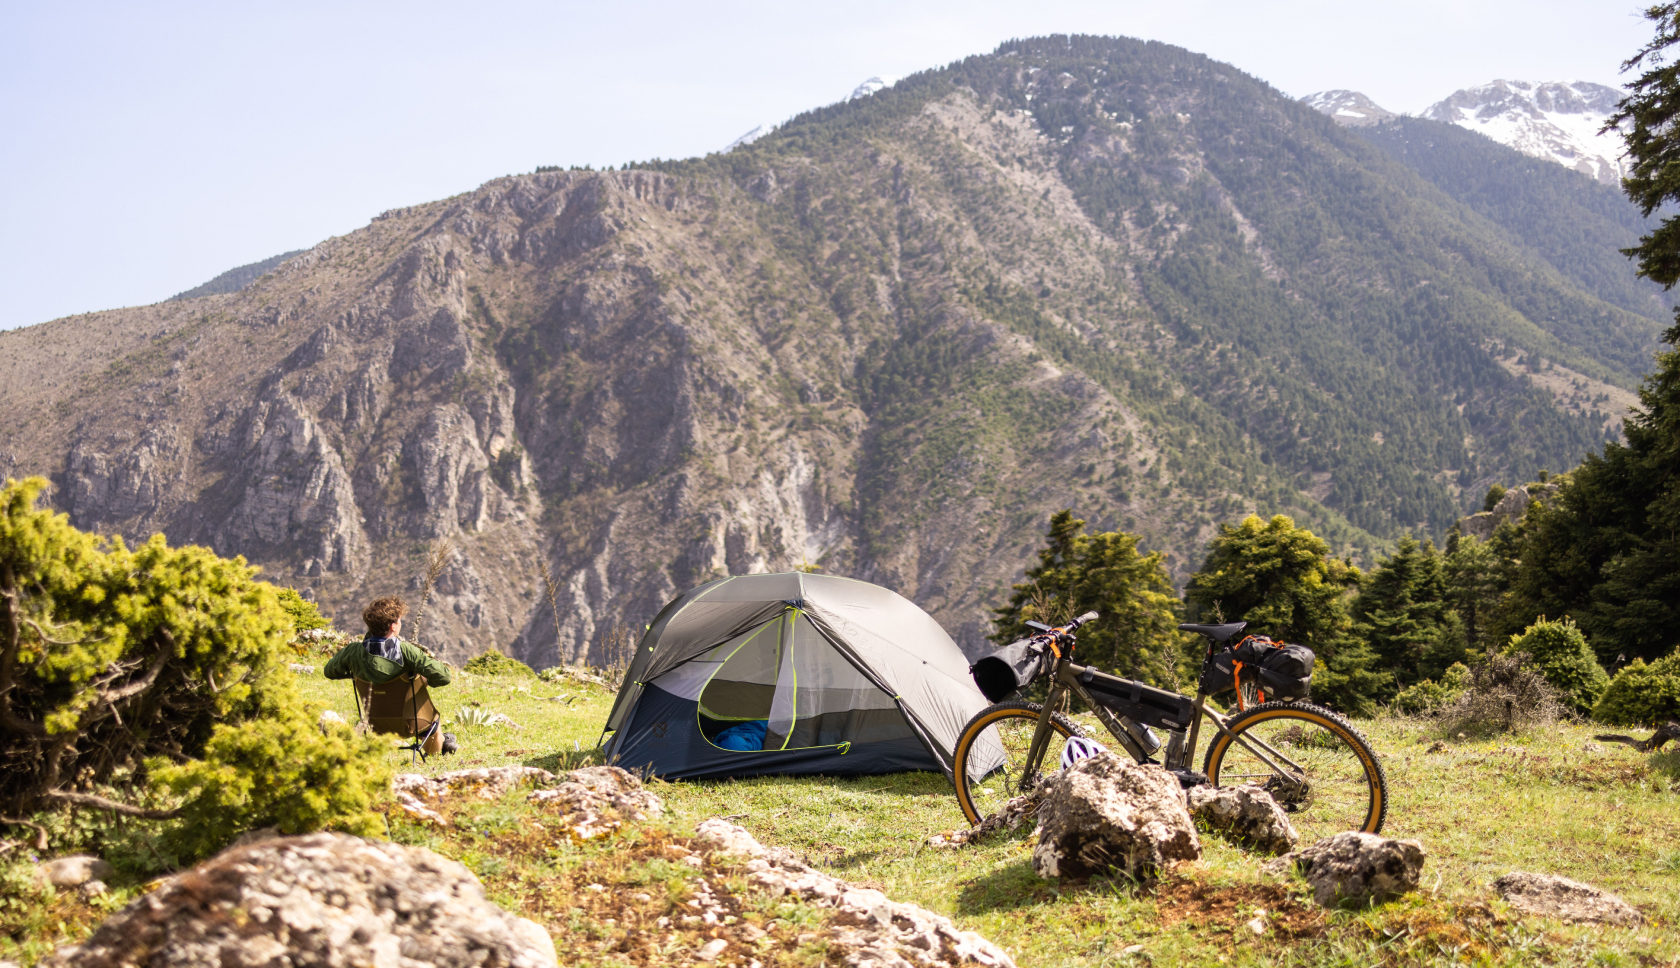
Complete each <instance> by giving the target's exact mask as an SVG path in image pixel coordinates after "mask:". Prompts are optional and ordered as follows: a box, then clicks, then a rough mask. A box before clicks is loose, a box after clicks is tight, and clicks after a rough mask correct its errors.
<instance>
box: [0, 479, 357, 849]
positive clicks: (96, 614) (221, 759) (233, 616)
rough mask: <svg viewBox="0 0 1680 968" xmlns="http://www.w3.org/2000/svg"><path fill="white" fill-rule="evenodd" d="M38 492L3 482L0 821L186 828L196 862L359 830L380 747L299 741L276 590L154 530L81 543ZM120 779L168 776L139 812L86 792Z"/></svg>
mask: <svg viewBox="0 0 1680 968" xmlns="http://www.w3.org/2000/svg"><path fill="white" fill-rule="evenodd" d="M45 486H46V481H44V480H42V479H40V478H33V479H31V480H28V481H24V482H22V483H18V482H15V481H8V482H7V483H6V485H5V486H4V487H3V488H0V632H3V634H0V816H10V817H28V816H30V815H31V814H35V813H37V812H40V811H45V810H51V809H55V808H61V807H63V806H65V805H67V804H69V805H80V806H85V807H94V808H97V809H100V810H105V811H116V812H118V813H125V814H128V815H131V816H135V817H139V818H143V819H148V820H167V819H171V818H173V817H176V816H185V817H187V818H188V820H187V822H186V823H184V824H183V825H182V829H183V830H185V831H186V832H187V833H186V835H187V836H188V837H189V838H190V839H191V841H192V844H191V846H192V850H193V852H195V853H202V852H204V851H207V850H209V849H211V847H212V846H219V843H216V844H213V843H212V842H213V841H217V840H218V839H220V840H222V841H223V842H225V839H226V838H228V837H230V836H232V835H233V834H236V833H238V832H239V830H241V829H243V826H244V825H248V824H251V823H270V822H274V823H284V824H285V825H286V827H287V829H288V830H289V831H291V832H299V833H301V832H303V831H304V830H310V829H318V827H317V826H315V825H335V826H340V827H341V828H342V829H353V830H357V831H367V830H372V829H374V828H373V827H371V826H370V825H369V823H370V822H369V820H368V816H367V814H366V810H365V805H364V807H363V808H362V810H361V814H360V815H358V814H357V811H356V809H354V807H355V804H356V803H358V802H363V803H365V791H366V789H367V783H368V779H367V778H368V777H370V776H372V777H378V776H379V775H380V772H379V771H380V769H381V767H380V765H379V764H380V763H381V762H382V760H383V751H382V750H379V749H378V748H376V747H374V746H371V745H368V744H349V745H346V742H345V741H329V742H325V743H323V742H322V740H324V739H325V738H324V737H320V734H319V733H318V732H316V731H315V730H314V725H313V723H312V722H311V721H310V720H309V718H308V716H307V715H306V713H305V711H304V707H303V704H302V701H301V699H300V698H299V696H298V694H297V687H296V684H295V683H294V682H293V677H292V676H291V674H290V673H289V672H288V671H287V668H286V656H285V655H284V653H283V651H282V650H283V649H284V646H285V643H286V640H287V639H288V638H289V637H290V636H291V632H292V626H291V619H290V618H288V617H287V615H286V613H285V612H284V611H283V610H282V608H281V606H280V601H279V598H278V596H277V594H276V591H275V588H274V586H272V585H270V584H268V583H267V582H261V581H258V580H256V571H257V570H256V569H255V568H252V567H251V566H249V565H247V564H246V563H245V561H244V559H242V558H234V559H225V558H220V557H218V556H217V555H215V554H214V553H212V552H211V551H210V550H209V549H207V548H199V547H186V548H171V547H169V546H168V544H167V543H165V541H164V539H163V536H162V535H154V536H153V537H152V538H151V540H149V541H147V542H146V543H145V544H143V545H141V546H140V547H138V548H135V549H133V550H130V549H129V548H128V547H127V546H126V545H124V544H123V542H122V541H121V539H117V538H113V539H111V540H110V541H108V542H106V541H102V540H101V539H99V538H98V537H96V536H94V535H90V534H85V533H83V532H81V531H78V530H77V529H75V528H73V527H71V526H70V524H69V521H68V519H67V518H66V517H65V515H62V514H57V515H55V514H52V513H51V512H49V511H45V510H40V509H37V508H36V507H35V502H36V499H37V498H38V497H39V495H40V492H41V490H42V489H43V488H44V487H45ZM263 737H267V739H263V740H262V741H261V742H259V741H258V740H259V739H262V738H263ZM334 742H336V743H337V745H334ZM200 757H205V759H204V760H203V762H196V761H198V760H199V758H200ZM148 770H149V771H151V776H150V777H148V775H147V771H148ZM119 771H121V772H124V773H125V775H127V776H128V777H129V778H130V780H131V783H132V784H133V785H143V784H148V781H149V780H152V779H158V778H161V779H163V780H164V781H166V782H165V783H163V784H162V785H158V784H150V785H148V786H142V788H141V789H140V790H138V791H136V792H137V793H138V795H139V796H140V797H141V798H142V799H144V800H147V801H149V802H148V803H146V804H145V805H143V806H142V805H137V804H131V803H124V802H121V801H117V800H112V799H107V798H106V797H104V796H101V795H98V794H95V793H92V792H89V791H90V788H94V787H98V786H100V785H102V784H105V783H107V781H109V780H110V779H111V778H112V776H113V774H115V773H118V772H119ZM212 777H213V778H216V783H211V782H209V780H210V778H212ZM194 778H197V779H194ZM200 780H203V781H204V782H199V781H200ZM236 789H243V790H245V792H244V793H243V794H238V795H234V794H232V793H227V792H225V791H233V790H236ZM169 794H174V795H176V796H180V797H184V798H185V800H184V802H180V803H179V805H178V806H175V807H174V808H173V809H171V808H170V804H169V803H160V802H159V801H160V797H162V796H166V795H169ZM358 798H361V799H360V800H358ZM282 799H286V800H289V801H290V803H289V804H281V803H278V802H277V801H279V800H282Z"/></svg>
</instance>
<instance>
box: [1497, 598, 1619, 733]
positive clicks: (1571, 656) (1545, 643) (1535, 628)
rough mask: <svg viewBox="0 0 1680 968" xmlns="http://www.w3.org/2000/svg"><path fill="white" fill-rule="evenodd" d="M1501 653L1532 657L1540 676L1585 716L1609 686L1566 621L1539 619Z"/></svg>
mask: <svg viewBox="0 0 1680 968" xmlns="http://www.w3.org/2000/svg"><path fill="white" fill-rule="evenodd" d="M1502 651H1503V652H1505V653H1506V654H1507V655H1510V654H1515V653H1518V652H1526V653H1528V654H1529V655H1531V656H1533V657H1534V664H1535V666H1536V667H1537V668H1538V669H1539V670H1540V674H1541V675H1543V676H1545V677H1546V681H1547V682H1549V683H1551V684H1552V687H1553V688H1554V689H1556V690H1558V691H1559V692H1560V693H1562V694H1563V696H1564V698H1565V700H1566V701H1567V702H1568V703H1569V704H1570V705H1571V706H1572V707H1574V709H1575V711H1576V712H1581V713H1585V712H1586V711H1587V710H1589V709H1591V708H1593V704H1594V703H1596V702H1598V697H1599V696H1601V695H1603V694H1604V688H1605V687H1606V686H1608V685H1609V684H1610V676H1609V674H1608V673H1606V672H1605V671H1604V667H1603V666H1601V665H1599V664H1598V659H1597V657H1595V656H1594V655H1593V652H1592V649H1591V648H1589V647H1588V646H1587V637H1586V636H1584V635H1582V634H1581V630H1580V629H1579V628H1576V626H1575V623H1574V622H1573V621H1571V620H1569V619H1567V618H1564V619H1560V620H1558V621H1547V620H1546V619H1545V618H1541V619H1540V620H1539V621H1538V622H1535V623H1534V624H1533V625H1530V626H1529V627H1528V630H1527V631H1525V632H1523V633H1522V634H1521V635H1513V636H1511V641H1510V642H1508V643H1507V644H1506V645H1505V648H1504V649H1503V650H1502Z"/></svg>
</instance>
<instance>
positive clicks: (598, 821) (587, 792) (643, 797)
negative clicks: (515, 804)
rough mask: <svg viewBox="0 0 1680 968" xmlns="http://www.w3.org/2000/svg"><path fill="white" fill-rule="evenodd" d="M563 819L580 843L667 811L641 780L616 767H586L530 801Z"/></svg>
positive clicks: (539, 792) (566, 827) (567, 775)
mask: <svg viewBox="0 0 1680 968" xmlns="http://www.w3.org/2000/svg"><path fill="white" fill-rule="evenodd" d="M528 799H530V800H531V802H533V803H540V804H543V805H544V806H545V807H546V808H547V809H548V810H549V811H550V812H553V813H557V814H559V815H560V818H561V825H562V828H563V829H565V830H567V831H569V832H570V833H571V835H572V836H574V837H576V838H578V839H579V840H590V839H593V838H595V837H603V836H605V835H607V834H609V833H612V832H613V831H614V830H617V829H618V827H619V825H620V824H621V823H623V821H625V820H647V819H649V818H650V817H657V816H659V815H660V814H661V813H663V812H664V811H665V805H664V803H662V802H661V801H660V799H659V798H658V797H656V796H654V795H653V794H651V793H649V792H648V791H647V790H646V789H644V788H643V787H642V781H641V780H638V779H636V775H635V774H634V773H631V772H630V771H628V770H622V769H620V768H618V767H616V766H586V767H584V768H583V769H581V770H573V771H571V772H570V773H567V774H566V775H565V776H564V777H562V778H561V780H560V783H559V785H558V786H555V787H553V788H552V789H547V790H537V791H535V792H534V793H532V794H531V795H530V797H529V798H528Z"/></svg>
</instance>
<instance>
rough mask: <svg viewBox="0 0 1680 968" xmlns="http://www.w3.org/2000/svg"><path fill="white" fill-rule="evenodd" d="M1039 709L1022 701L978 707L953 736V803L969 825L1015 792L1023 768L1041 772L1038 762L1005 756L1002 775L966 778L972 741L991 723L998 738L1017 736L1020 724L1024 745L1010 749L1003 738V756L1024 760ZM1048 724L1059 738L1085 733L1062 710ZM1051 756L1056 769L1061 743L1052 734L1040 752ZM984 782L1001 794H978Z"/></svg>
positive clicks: (1040, 710)
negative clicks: (998, 789) (1016, 748)
mask: <svg viewBox="0 0 1680 968" xmlns="http://www.w3.org/2000/svg"><path fill="white" fill-rule="evenodd" d="M1043 712H1044V707H1043V706H1041V705H1039V704H1038V703H1035V702H1026V701H1024V700H1018V701H1014V702H1000V703H998V704H996V705H994V706H987V707H986V708H985V709H982V710H980V712H978V713H976V714H975V716H974V718H973V719H970V720H969V721H968V725H966V726H964V727H963V731H962V733H961V734H960V735H959V736H958V737H957V749H956V760H955V764H954V766H953V769H954V770H955V782H956V787H957V803H958V804H959V805H961V806H962V811H963V815H964V816H965V817H967V818H968V822H969V825H970V826H973V825H975V824H978V823H979V822H980V821H981V820H983V819H985V817H986V815H987V814H988V813H990V812H992V811H993V810H996V809H997V807H998V806H1001V805H1002V804H1003V803H1004V802H1005V801H1007V800H1008V799H1009V798H1010V797H1012V796H1016V795H1018V793H1019V792H1020V791H1019V790H1018V789H1015V788H1014V786H1015V785H1016V784H1018V782H1019V777H1020V776H1021V774H1022V772H1023V771H1026V772H1033V773H1040V774H1041V773H1043V772H1044V764H1043V763H1042V762H1040V763H1035V764H1027V763H1025V762H1010V761H1009V760H1008V759H1006V761H1005V764H1004V766H1003V767H1002V768H1000V769H1001V770H1002V771H1003V775H1002V776H999V775H998V771H993V772H992V773H990V774H988V775H987V776H985V777H982V778H981V779H980V780H979V781H977V782H975V781H970V779H969V774H968V760H969V754H970V752H972V751H973V749H974V745H975V743H976V742H977V741H978V740H979V739H980V737H981V735H983V734H984V733H985V731H986V730H987V729H988V728H990V727H993V726H997V727H1000V728H999V730H998V733H999V736H1000V738H1002V737H1005V736H1011V737H1012V736H1015V735H1018V734H1019V733H1021V732H1022V731H1023V730H1022V727H1024V732H1025V734H1026V743H1027V746H1025V747H1022V748H1020V749H1019V750H1015V749H1011V741H1010V740H1009V739H1003V743H1004V753H1005V756H1006V757H1009V756H1014V755H1018V756H1019V758H1020V759H1021V760H1022V761H1024V760H1025V758H1026V756H1027V753H1028V751H1029V748H1030V744H1031V742H1032V731H1033V730H1034V729H1036V728H1037V725H1038V720H1039V717H1040V716H1041V715H1043ZM1050 725H1051V727H1052V728H1053V729H1054V730H1055V732H1056V734H1057V735H1058V736H1060V737H1061V740H1063V741H1066V740H1068V739H1070V738H1072V737H1074V736H1084V735H1085V731H1084V730H1083V729H1081V728H1080V727H1079V724H1077V723H1075V722H1074V721H1073V720H1072V719H1069V718H1068V717H1067V716H1066V715H1065V714H1063V713H1054V714H1052V716H1051V720H1050ZM1052 758H1053V759H1054V760H1055V762H1056V767H1054V768H1059V767H1060V761H1061V743H1059V742H1057V741H1056V739H1055V737H1052V738H1051V742H1050V743H1049V744H1048V745H1047V746H1046V749H1045V753H1044V759H1045V760H1050V759H1052ZM987 784H993V785H995V786H996V787H998V788H1001V789H1002V792H1001V794H997V793H994V794H992V795H986V794H984V793H982V792H981V791H983V790H984V789H986V787H987ZM987 807H990V809H986V808H987Z"/></svg>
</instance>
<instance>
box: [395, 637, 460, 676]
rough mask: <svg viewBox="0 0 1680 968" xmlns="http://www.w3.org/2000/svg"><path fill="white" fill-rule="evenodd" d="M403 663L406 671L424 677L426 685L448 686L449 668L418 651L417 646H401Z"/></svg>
mask: <svg viewBox="0 0 1680 968" xmlns="http://www.w3.org/2000/svg"><path fill="white" fill-rule="evenodd" d="M402 651H403V662H404V664H406V665H407V666H408V671H410V672H414V673H418V674H420V675H423V676H425V677H426V684H427V685H430V686H447V685H449V667H448V666H446V665H444V664H443V663H442V662H439V661H438V660H436V659H434V658H432V657H431V656H429V655H427V654H426V653H424V652H422V651H420V647H419V646H417V645H411V644H410V643H408V642H404V643H403V644H402Z"/></svg>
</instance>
